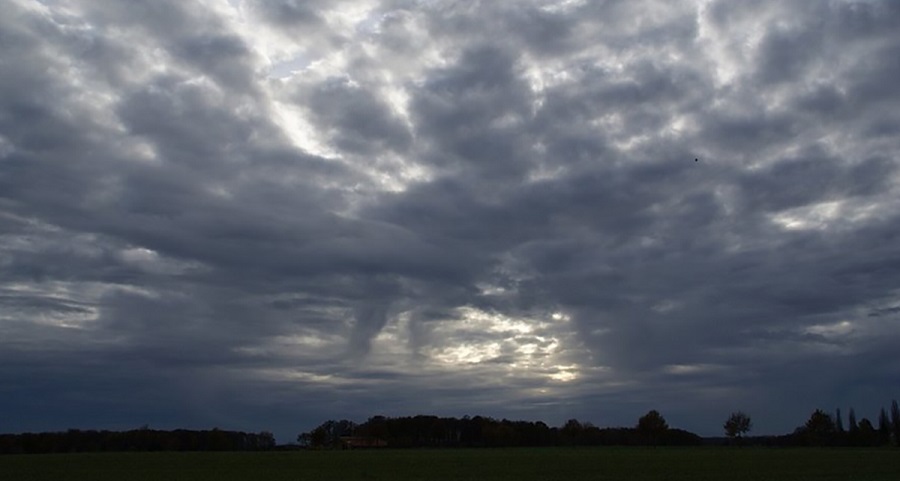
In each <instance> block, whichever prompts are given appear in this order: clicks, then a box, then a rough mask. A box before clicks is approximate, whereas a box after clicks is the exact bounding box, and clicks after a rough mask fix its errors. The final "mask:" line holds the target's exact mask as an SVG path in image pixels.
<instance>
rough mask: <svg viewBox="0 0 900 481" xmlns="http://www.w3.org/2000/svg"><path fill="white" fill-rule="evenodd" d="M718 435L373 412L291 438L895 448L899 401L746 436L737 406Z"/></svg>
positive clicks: (656, 416) (419, 443)
mask: <svg viewBox="0 0 900 481" xmlns="http://www.w3.org/2000/svg"><path fill="white" fill-rule="evenodd" d="M722 427H723V429H724V431H725V436H726V437H725V438H702V437H700V436H698V435H696V434H694V433H691V432H689V431H685V430H683V429H677V428H671V427H669V425H668V423H667V422H666V419H665V418H664V417H663V416H662V415H661V414H660V413H659V412H658V411H656V410H652V411H650V412H648V413H647V414H645V415H643V416H641V418H640V419H638V422H637V424H636V425H635V426H633V427H606V428H600V427H597V426H595V425H593V424H591V423H589V422H581V421H578V420H577V419H570V420H568V421H567V422H566V423H565V424H563V425H562V426H560V427H550V426H548V425H547V424H545V423H543V422H541V421H535V422H531V421H510V420H508V419H500V420H498V419H494V418H490V417H482V416H475V417H469V416H465V417H462V418H454V417H438V416H423V415H419V416H407V417H395V418H391V417H385V416H373V417H371V418H369V419H368V420H367V421H366V422H364V423H362V424H357V423H354V422H353V421H349V420H346V419H344V420H339V421H338V420H329V421H325V422H324V423H322V424H321V425H319V426H318V427H316V428H315V429H313V430H311V431H308V432H304V433H301V434H300V435H299V436H297V442H298V443H299V444H300V445H301V446H303V447H307V448H312V449H334V448H354V447H384V446H390V447H394V448H410V447H515V446H611V445H616V446H691V445H699V444H706V445H715V444H730V445H756V446H860V447H875V446H890V445H894V446H900V406H898V404H897V401H896V400H894V401H893V402H892V404H891V409H890V415H889V414H888V412H887V411H886V410H885V409H884V408H882V409H881V411H880V413H879V415H878V418H877V427H876V425H875V424H874V423H873V422H872V421H870V420H869V419H867V418H862V419H860V420H859V421H857V419H856V414H855V412H854V410H853V409H850V412H849V414H848V426H847V428H846V429H845V427H844V424H843V419H842V416H841V411H840V409H838V410H837V412H836V413H835V415H834V416H832V415H831V414H828V413H826V412H825V411H823V410H821V409H816V410H815V411H814V412H813V413H812V414H811V415H810V417H809V419H808V420H807V421H806V422H805V423H804V424H802V425H800V426H798V427H797V428H796V429H795V430H794V431H793V432H791V433H788V434H783V435H776V436H746V435H747V433H749V432H750V431H751V430H752V427H753V421H752V419H751V417H750V415H749V414H746V413H744V412H742V411H737V412H734V413H732V414H731V415H730V416H729V417H728V419H727V420H726V421H725V423H724V424H723V426H722Z"/></svg>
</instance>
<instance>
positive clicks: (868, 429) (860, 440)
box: [856, 418, 878, 446]
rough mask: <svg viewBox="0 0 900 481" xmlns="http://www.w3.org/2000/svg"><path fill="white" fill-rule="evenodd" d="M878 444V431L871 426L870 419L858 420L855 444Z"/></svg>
mask: <svg viewBox="0 0 900 481" xmlns="http://www.w3.org/2000/svg"><path fill="white" fill-rule="evenodd" d="M876 444H878V431H876V430H875V427H874V426H872V421H869V420H868V419H867V418H862V419H860V420H859V433H858V434H857V437H856V445H857V446H875V445H876Z"/></svg>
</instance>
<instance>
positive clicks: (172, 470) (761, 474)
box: [0, 448, 900, 481]
mask: <svg viewBox="0 0 900 481" xmlns="http://www.w3.org/2000/svg"><path fill="white" fill-rule="evenodd" d="M0 479H4V480H7V479H8V480H22V481H25V480H29V481H30V480H62V479H64V480H67V481H79V480H91V481H99V480H116V481H118V480H126V479H127V480H167V481H177V480H205V479H209V480H232V479H234V480H238V479H240V480H244V479H260V480H264V481H278V480H294V481H297V480H300V481H303V480H341V481H344V480H397V481H403V480H516V481H528V480H550V479H561V480H565V481H575V480H588V479H590V480H619V479H621V480H625V479H627V480H649V479H667V480H682V479H683V480H722V479H728V480H730V481H732V480H767V481H768V480H792V481H797V480H817V481H822V480H851V479H852V480H867V481H878V480H885V481H887V480H891V481H896V480H897V479H900V450H897V449H851V448H844V449H837V448H835V449H803V448H784V449H762V448H746V449H729V448H569V449H564V448H538V449H470V450H462V449H460V450H406V451H399V450H386V451H320V452H306V451H301V452H269V453H115V454H93V453H92V454H49V455H21V456H20V455H15V456H0Z"/></svg>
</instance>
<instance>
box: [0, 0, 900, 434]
mask: <svg viewBox="0 0 900 481" xmlns="http://www.w3.org/2000/svg"><path fill="white" fill-rule="evenodd" d="M3 4H4V6H3V14H2V16H0V432H20V431H40V430H57V429H66V428H106V429H129V428H135V427H139V426H141V425H144V424H149V425H150V426H151V427H155V428H160V429H164V428H165V429H168V428H176V427H189V428H211V427H214V426H218V427H220V428H223V429H240V430H250V431H259V430H263V429H266V430H271V431H273V432H275V433H276V435H277V436H278V439H279V441H281V442H287V441H292V440H293V439H294V438H295V436H296V435H297V433H299V432H301V431H306V430H308V429H310V428H312V427H314V426H315V425H317V424H318V423H319V422H321V421H324V420H325V419H329V418H350V419H353V420H356V421H364V420H365V419H366V418H368V417H369V416H372V415H376V414H384V415H389V416H397V415H413V414H419V413H427V414H438V415H448V416H462V415H466V414H469V415H475V414H481V415H490V416H494V417H498V418H502V417H506V418H510V419H528V420H543V421H545V422H547V423H548V424H551V425H559V424H562V423H563V422H564V421H565V420H566V419H569V418H578V419H580V420H582V421H590V422H593V423H594V424H596V425H599V426H627V425H634V424H635V423H636V421H637V418H638V417H639V416H640V415H642V414H644V413H645V412H646V411H647V410H649V409H658V410H660V411H661V412H662V413H663V415H664V416H666V417H667V419H668V421H669V423H670V424H671V425H673V426H676V427H681V428H685V429H689V430H692V431H695V432H697V433H700V434H703V435H718V434H721V432H722V428H721V426H722V423H723V422H724V420H725V418H727V416H728V414H729V413H730V412H731V411H735V410H738V409H741V410H744V411H746V412H748V413H749V414H750V415H751V416H752V417H753V421H754V426H755V429H754V433H757V434H770V433H771V434H776V433H785V432H789V431H791V430H793V429H794V428H795V427H796V426H798V425H800V424H802V423H803V422H804V421H805V419H806V418H807V417H808V416H809V414H810V412H812V410H814V409H816V408H822V409H825V410H828V411H833V410H834V409H835V408H838V407H840V408H842V410H843V411H844V412H845V413H846V412H847V410H848V409H849V408H850V407H853V408H855V409H856V412H857V416H858V417H860V418H862V417H869V418H870V419H873V420H874V419H876V415H877V412H878V411H877V410H878V409H879V408H880V407H881V406H883V405H888V404H889V403H890V401H891V399H895V398H900V356H898V355H897V346H898V345H900V169H898V167H900V154H898V153H900V86H898V85H900V84H898V82H897V79H900V30H898V29H897V25H900V2H894V1H888V0H885V1H881V2H879V1H838V0H833V1H813V0H810V1H796V2H782V1H772V2H734V1H718V2H717V1H705V0H704V1H631V0H628V1H575V0H569V1H549V0H532V1H518V2H512V1H510V2H499V1H497V2H493V1H484V2H477V1H442V0H385V1H381V2H377V1H332V0H327V1H326V0H312V1H300V0H278V1H261V0H255V1H250V0H229V1H225V0H203V1H185V0H142V1H124V0H122V1H114V0H107V1H97V0H72V1H63V0H59V1H55V0H54V1H51V0H44V1H35V0H5V1H4V2H3ZM695 159H697V161H695Z"/></svg>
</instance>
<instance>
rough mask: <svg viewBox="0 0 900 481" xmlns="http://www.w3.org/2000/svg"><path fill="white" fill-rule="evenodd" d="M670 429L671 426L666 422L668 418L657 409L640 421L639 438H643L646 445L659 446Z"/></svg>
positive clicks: (638, 427)
mask: <svg viewBox="0 0 900 481" xmlns="http://www.w3.org/2000/svg"><path fill="white" fill-rule="evenodd" d="M668 429H669V424H668V423H667V422H666V418H664V417H663V416H662V414H660V413H659V411H657V410H655V409H654V410H651V411H650V412H648V413H647V414H644V415H643V416H641V418H640V419H638V424H637V431H638V436H640V437H641V440H642V441H643V442H644V444H658V443H659V441H660V439H662V437H663V435H665V433H666V431H667V430H668Z"/></svg>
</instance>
